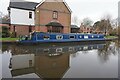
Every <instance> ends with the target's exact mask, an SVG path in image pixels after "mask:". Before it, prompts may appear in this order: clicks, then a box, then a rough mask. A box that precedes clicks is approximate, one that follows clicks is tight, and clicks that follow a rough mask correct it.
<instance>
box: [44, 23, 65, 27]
mask: <svg viewBox="0 0 120 80" xmlns="http://www.w3.org/2000/svg"><path fill="white" fill-rule="evenodd" d="M46 26H57V27H63V25H62V24H60V23H58V22H50V23H48V24H46Z"/></svg>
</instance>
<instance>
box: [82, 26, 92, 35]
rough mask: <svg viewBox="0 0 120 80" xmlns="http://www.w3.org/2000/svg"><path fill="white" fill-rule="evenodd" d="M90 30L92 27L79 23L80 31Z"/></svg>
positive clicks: (90, 31)
mask: <svg viewBox="0 0 120 80" xmlns="http://www.w3.org/2000/svg"><path fill="white" fill-rule="evenodd" d="M92 31H93V28H92V27H90V26H85V25H83V24H81V26H80V33H92Z"/></svg>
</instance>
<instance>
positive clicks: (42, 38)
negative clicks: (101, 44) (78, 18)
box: [19, 32, 105, 43]
mask: <svg viewBox="0 0 120 80" xmlns="http://www.w3.org/2000/svg"><path fill="white" fill-rule="evenodd" d="M97 40H100V41H101V40H105V38H104V35H103V34H80V33H69V34H64V33H43V32H34V33H32V34H31V35H30V36H29V37H21V38H20V40H19V42H30V43H36V42H79V41H97Z"/></svg>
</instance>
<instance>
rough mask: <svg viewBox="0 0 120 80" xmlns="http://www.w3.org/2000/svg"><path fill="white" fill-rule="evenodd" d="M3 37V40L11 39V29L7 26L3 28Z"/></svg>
mask: <svg viewBox="0 0 120 80" xmlns="http://www.w3.org/2000/svg"><path fill="white" fill-rule="evenodd" d="M2 37H3V38H6V37H10V32H9V28H8V27H6V26H2Z"/></svg>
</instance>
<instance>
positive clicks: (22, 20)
mask: <svg viewBox="0 0 120 80" xmlns="http://www.w3.org/2000/svg"><path fill="white" fill-rule="evenodd" d="M49 1H50V2H49ZM8 11H9V15H10V24H11V27H10V30H11V31H12V32H16V34H17V36H19V35H28V34H29V33H30V32H32V31H38V32H49V33H51V32H52V33H70V24H71V10H70V8H69V7H68V5H67V3H66V2H63V0H44V1H42V2H40V3H34V2H26V1H24V2H12V1H11V2H10V5H9V8H8Z"/></svg>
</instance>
